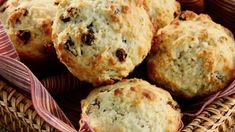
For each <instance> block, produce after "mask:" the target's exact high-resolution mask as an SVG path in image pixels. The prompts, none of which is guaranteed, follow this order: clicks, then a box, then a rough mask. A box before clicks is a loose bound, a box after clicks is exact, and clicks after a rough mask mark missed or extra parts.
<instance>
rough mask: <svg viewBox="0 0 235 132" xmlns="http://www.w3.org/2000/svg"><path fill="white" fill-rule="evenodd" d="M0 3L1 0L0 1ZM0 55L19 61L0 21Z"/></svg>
mask: <svg viewBox="0 0 235 132" xmlns="http://www.w3.org/2000/svg"><path fill="white" fill-rule="evenodd" d="M0 3H1V0H0ZM0 55H3V56H9V57H11V58H14V59H17V60H19V57H18V54H17V53H16V50H15V48H14V47H13V44H12V42H11V41H10V39H9V37H8V36H7V34H6V32H5V31H4V27H3V24H2V22H1V21H0Z"/></svg>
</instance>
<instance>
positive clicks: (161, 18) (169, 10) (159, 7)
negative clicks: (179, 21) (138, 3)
mask: <svg viewBox="0 0 235 132" xmlns="http://www.w3.org/2000/svg"><path fill="white" fill-rule="evenodd" d="M142 2H143V4H144V6H145V9H146V10H147V12H148V15H149V16H150V19H151V21H152V23H153V26H154V29H155V31H157V30H158V29H160V28H163V27H164V26H166V25H168V24H170V23H171V22H172V21H173V20H174V19H175V17H177V16H178V15H179V13H180V4H179V2H177V1H176V0H144V1H142Z"/></svg>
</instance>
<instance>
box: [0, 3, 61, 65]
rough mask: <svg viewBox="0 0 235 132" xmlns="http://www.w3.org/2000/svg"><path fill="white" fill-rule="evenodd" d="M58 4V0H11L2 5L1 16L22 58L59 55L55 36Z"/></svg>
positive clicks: (40, 58)
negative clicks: (54, 39) (53, 26)
mask: <svg viewBox="0 0 235 132" xmlns="http://www.w3.org/2000/svg"><path fill="white" fill-rule="evenodd" d="M57 4H58V0H57V1H55V0H8V1H6V2H5V3H4V4H3V5H2V6H0V20H1V21H3V23H4V24H5V28H6V31H7V33H8V35H9V36H10V39H11V40H12V42H13V44H14V46H15V48H16V50H17V52H18V53H19V55H20V58H21V59H23V60H26V61H33V62H37V61H45V60H48V59H50V58H53V57H54V58H56V54H55V50H54V48H53V42H52V39H51V36H52V23H53V20H54V17H55V12H56V10H57Z"/></svg>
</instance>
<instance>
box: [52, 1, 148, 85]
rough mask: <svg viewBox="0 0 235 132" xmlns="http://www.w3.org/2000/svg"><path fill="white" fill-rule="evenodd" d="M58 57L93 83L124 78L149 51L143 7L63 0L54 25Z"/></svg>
mask: <svg viewBox="0 0 235 132" xmlns="http://www.w3.org/2000/svg"><path fill="white" fill-rule="evenodd" d="M53 40H54V46H55V49H56V52H57V55H58V58H59V59H60V61H61V62H62V63H64V64H65V65H66V66H67V68H68V69H69V71H70V72H71V73H72V74H73V75H75V76H76V77H78V78H79V79H80V80H83V81H87V82H90V83H92V84H93V85H100V84H107V83H112V82H113V80H120V79H122V78H123V77H126V76H127V75H128V74H129V73H130V72H131V71H132V70H133V69H134V68H135V66H136V65H138V64H140V63H141V62H142V61H143V59H144V58H145V57H146V55H147V54H148V52H149V50H150V47H151V40H152V24H151V22H150V19H149V17H148V15H147V13H146V11H145V9H144V8H143V6H138V5H137V4H136V3H135V2H133V1H125V0H105V1H104V0H64V1H63V2H61V3H60V5H59V9H58V12H57V15H56V19H55V22H54V25H53Z"/></svg>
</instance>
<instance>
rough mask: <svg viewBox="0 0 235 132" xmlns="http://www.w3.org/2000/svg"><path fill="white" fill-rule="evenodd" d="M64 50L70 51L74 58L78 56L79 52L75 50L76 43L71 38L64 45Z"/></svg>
mask: <svg viewBox="0 0 235 132" xmlns="http://www.w3.org/2000/svg"><path fill="white" fill-rule="evenodd" d="M64 48H65V49H66V50H68V51H70V53H72V54H73V55H74V56H78V52H77V50H76V49H75V48H74V42H73V41H72V39H71V38H70V37H69V39H68V40H67V41H66V42H65V44H64Z"/></svg>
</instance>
